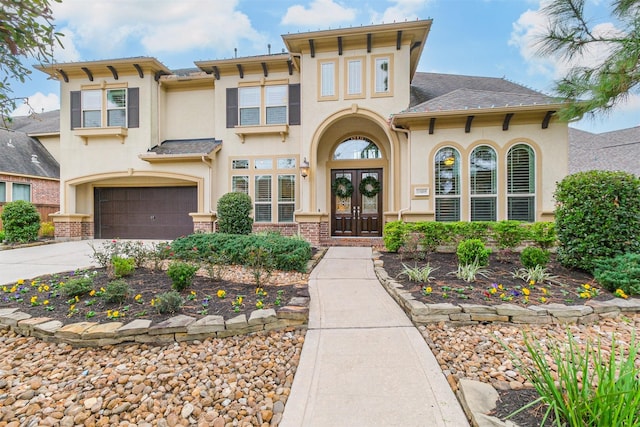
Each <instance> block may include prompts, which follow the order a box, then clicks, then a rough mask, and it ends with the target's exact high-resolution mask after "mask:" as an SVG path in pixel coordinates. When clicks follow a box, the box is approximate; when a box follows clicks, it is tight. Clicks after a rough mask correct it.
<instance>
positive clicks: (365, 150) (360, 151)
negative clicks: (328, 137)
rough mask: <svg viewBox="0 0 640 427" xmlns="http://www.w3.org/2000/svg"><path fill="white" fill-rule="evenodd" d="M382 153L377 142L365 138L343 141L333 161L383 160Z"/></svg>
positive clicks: (357, 137) (335, 152)
mask: <svg viewBox="0 0 640 427" xmlns="http://www.w3.org/2000/svg"><path fill="white" fill-rule="evenodd" d="M381 158H382V153H381V152H380V149H379V148H378V146H377V145H376V143H375V142H373V141H371V140H370V139H369V138H365V137H363V136H356V137H353V138H349V139H347V140H345V141H342V142H341V143H340V145H338V147H337V148H336V150H335V151H334V152H333V160H355V159H360V160H362V159H381Z"/></svg>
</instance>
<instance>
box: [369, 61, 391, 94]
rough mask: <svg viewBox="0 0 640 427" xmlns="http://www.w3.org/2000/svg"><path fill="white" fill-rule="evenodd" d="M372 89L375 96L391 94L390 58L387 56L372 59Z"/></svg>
mask: <svg viewBox="0 0 640 427" xmlns="http://www.w3.org/2000/svg"><path fill="white" fill-rule="evenodd" d="M373 68H374V87H373V92H374V93H375V94H388V93H391V69H392V64H391V58H390V57H388V56H383V57H377V58H374V67H373Z"/></svg>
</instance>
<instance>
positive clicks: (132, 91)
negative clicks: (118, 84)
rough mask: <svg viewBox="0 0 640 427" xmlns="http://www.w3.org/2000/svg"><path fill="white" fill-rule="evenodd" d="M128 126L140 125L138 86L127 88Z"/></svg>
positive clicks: (135, 126)
mask: <svg viewBox="0 0 640 427" xmlns="http://www.w3.org/2000/svg"><path fill="white" fill-rule="evenodd" d="M127 116H128V120H129V123H128V125H127V126H128V127H130V128H137V127H140V88H137V87H132V88H129V90H128V93H127Z"/></svg>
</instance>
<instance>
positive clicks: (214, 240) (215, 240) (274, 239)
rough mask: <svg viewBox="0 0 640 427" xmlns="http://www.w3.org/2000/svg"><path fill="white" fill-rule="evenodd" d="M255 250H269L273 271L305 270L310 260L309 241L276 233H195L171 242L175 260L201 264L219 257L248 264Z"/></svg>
mask: <svg viewBox="0 0 640 427" xmlns="http://www.w3.org/2000/svg"><path fill="white" fill-rule="evenodd" d="M252 248H263V249H265V250H267V251H268V252H269V253H270V254H271V257H272V260H273V268H274V269H277V270H285V271H306V268H307V262H308V261H309V259H311V245H310V244H309V242H306V241H304V240H302V239H298V238H293V237H285V236H281V235H280V234H277V233H265V234H250V235H239V234H227V233H196V234H191V235H189V236H186V237H181V238H179V239H176V240H174V241H173V242H171V250H172V251H173V253H174V258H177V259H181V260H185V261H187V260H189V261H196V262H198V263H202V262H209V260H210V259H211V258H212V257H213V259H216V257H218V256H220V257H222V258H221V259H225V260H226V262H228V263H229V264H236V265H247V264H248V263H249V262H248V260H249V257H250V253H251V249H252Z"/></svg>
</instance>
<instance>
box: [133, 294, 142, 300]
mask: <svg viewBox="0 0 640 427" xmlns="http://www.w3.org/2000/svg"><path fill="white" fill-rule="evenodd" d="M133 299H135V300H136V301H139V300H141V299H142V295H140V294H138V295H136V296H135V297H133Z"/></svg>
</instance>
